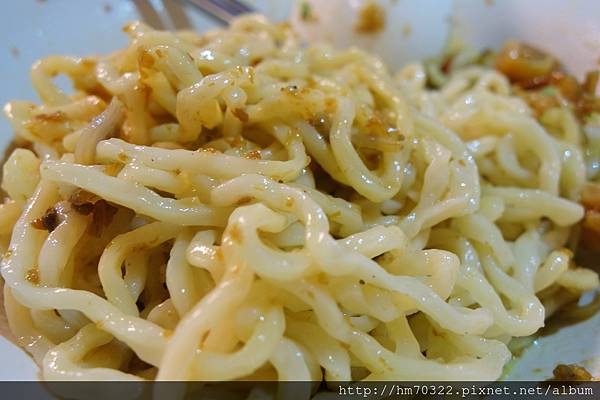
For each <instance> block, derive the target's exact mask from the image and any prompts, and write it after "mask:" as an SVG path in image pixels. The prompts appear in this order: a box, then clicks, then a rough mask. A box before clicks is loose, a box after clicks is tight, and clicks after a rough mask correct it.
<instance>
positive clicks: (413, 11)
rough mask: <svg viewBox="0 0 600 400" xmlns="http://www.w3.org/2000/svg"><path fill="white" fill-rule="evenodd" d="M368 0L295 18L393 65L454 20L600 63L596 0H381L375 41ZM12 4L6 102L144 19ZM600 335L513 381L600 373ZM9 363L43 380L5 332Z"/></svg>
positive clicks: (283, 8) (429, 47)
mask: <svg viewBox="0 0 600 400" xmlns="http://www.w3.org/2000/svg"><path fill="white" fill-rule="evenodd" d="M167 1H168V0H167ZM362 1H363V0H309V2H310V3H311V5H312V6H313V9H314V11H315V12H316V13H318V15H319V16H320V18H319V20H318V21H317V22H315V23H312V24H311V25H309V26H306V25H305V24H303V23H301V22H300V21H299V19H298V13H297V11H295V12H294V13H293V15H292V20H293V22H294V24H295V26H297V27H298V28H299V29H300V30H301V31H302V32H303V35H304V36H305V37H306V38H309V39H310V38H315V39H319V40H329V41H333V42H335V43H336V45H338V46H348V45H360V46H363V47H366V48H368V49H371V50H372V51H375V52H377V53H379V54H380V55H381V56H382V57H383V58H384V59H385V60H386V61H387V62H388V63H389V64H390V65H391V66H392V68H396V67H398V66H400V65H402V63H404V62H406V61H409V60H414V59H418V58H422V57H426V56H431V55H434V54H436V53H438V52H439V51H440V50H441V48H442V46H443V44H444V40H445V37H446V35H447V33H448V31H449V28H450V25H451V24H454V25H455V26H456V27H458V29H459V30H460V31H461V32H462V34H463V37H464V39H465V41H466V42H468V43H471V44H472V45H474V46H475V47H477V48H484V47H497V46H499V45H500V44H501V43H502V42H503V41H505V40H506V39H508V38H517V39H522V40H526V41H528V42H531V43H533V44H535V45H537V46H540V47H542V48H545V49H547V50H551V51H552V52H553V53H554V54H556V55H557V56H558V57H560V58H561V60H563V61H564V62H565V63H566V65H567V67H568V68H569V69H570V70H571V71H573V72H574V73H576V74H577V75H579V76H581V75H582V74H583V73H584V72H585V71H586V70H588V69H591V68H593V67H594V66H595V67H598V64H597V63H598V61H599V56H600V2H598V1H595V0H496V1H493V0H454V1H453V0H379V1H380V3H381V5H382V6H384V7H385V8H386V15H387V24H386V25H387V29H386V31H385V32H383V33H381V34H380V35H376V36H373V37H364V35H357V34H356V33H355V32H354V24H355V22H356V18H357V12H356V10H357V9H358V8H359V7H360V4H361V3H362ZM149 2H150V3H151V4H152V5H153V6H154V8H155V9H156V10H157V12H158V13H159V14H160V15H161V16H163V17H164V16H165V15H167V14H168V10H167V8H166V7H165V6H164V4H162V2H161V0H149ZM249 3H252V4H253V5H254V6H256V7H257V9H259V10H260V11H262V12H264V13H266V14H267V15H269V16H271V17H273V18H274V19H280V20H281V19H284V18H285V16H286V15H288V13H289V12H290V9H291V1H290V0H271V1H269V0H251V1H250V0H249ZM2 7H3V9H2V11H3V12H2V14H0V37H2V45H1V46H0V53H1V54H2V58H1V60H2V62H1V63H0V76H2V77H3V82H2V89H1V90H0V103H2V104H4V103H6V102H7V101H8V100H10V99H15V98H16V99H27V100H34V101H36V100H37V97H36V96H35V93H34V92H33V90H32V89H31V85H30V82H29V74H28V71H29V67H30V65H31V64H32V63H33V62H34V61H35V60H36V59H37V58H40V57H44V56H47V55H50V54H73V55H91V54H95V53H107V52H110V51H112V50H115V49H118V48H120V47H122V46H124V45H125V43H126V38H125V35H124V34H123V33H122V32H121V27H122V26H123V25H124V24H125V23H126V22H128V21H131V20H135V19H139V18H140V15H139V12H138V10H137V9H136V6H135V4H134V2H133V1H131V0H85V1H79V0H46V1H41V0H19V1H10V2H8V1H6V2H3V4H2ZM186 9H187V13H188V14H187V15H189V16H190V20H191V22H192V24H193V26H194V27H195V29H197V30H206V29H208V28H209V27H212V26H214V25H215V23H214V21H213V20H212V19H210V18H208V17H206V16H204V15H202V14H201V13H199V12H197V11H196V10H194V9H193V8H192V7H189V6H188V7H186ZM167 25H168V24H167ZM10 138H11V131H10V127H9V126H8V124H7V123H6V121H5V120H3V119H2V120H1V121H0V148H3V147H4V146H6V145H7V144H8V143H9V142H10ZM598 332H600V315H598V316H596V317H595V318H593V319H591V320H588V321H587V322H585V323H582V324H580V325H577V326H574V327H570V328H567V329H564V330H562V331H559V332H558V333H557V334H555V335H553V336H549V337H546V338H544V339H542V340H540V341H539V342H538V344H537V345H536V346H532V347H531V348H530V349H529V350H527V351H526V352H525V353H524V355H523V357H522V359H521V360H520V362H519V363H518V364H517V365H516V366H515V367H514V368H513V370H512V371H511V374H510V375H509V377H510V378H513V379H544V378H547V377H548V376H550V375H551V370H552V368H553V367H554V365H555V364H556V363H557V362H584V361H585V365H586V367H587V368H588V369H589V370H590V371H592V372H593V373H595V374H597V375H600V366H599V365H598V364H599V362H598V360H599V359H600V358H599V357H600V342H599V340H600V338H599V335H598ZM0 360H2V362H0V380H22V379H37V374H36V371H37V368H36V367H35V365H34V364H33V362H32V361H31V360H30V359H29V358H28V356H27V355H25V354H24V353H23V352H22V351H20V350H19V349H17V348H16V347H14V346H13V345H12V344H10V343H9V342H7V341H6V340H5V339H4V338H1V337H0ZM6 360H9V362H6ZM594 360H595V361H594Z"/></svg>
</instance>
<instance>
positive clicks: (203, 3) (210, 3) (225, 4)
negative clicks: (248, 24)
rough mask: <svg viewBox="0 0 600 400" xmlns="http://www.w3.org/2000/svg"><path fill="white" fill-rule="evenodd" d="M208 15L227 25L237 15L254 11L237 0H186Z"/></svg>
mask: <svg viewBox="0 0 600 400" xmlns="http://www.w3.org/2000/svg"><path fill="white" fill-rule="evenodd" d="M188 1H189V2H190V3H191V4H193V5H195V6H196V7H198V8H200V9H201V10H202V11H204V12H205V13H207V14H208V15H210V16H212V17H214V18H215V19H217V20H219V21H220V22H222V23H225V24H229V23H230V22H231V20H232V19H233V18H235V17H237V16H238V15H241V14H246V13H251V12H254V10H253V9H252V8H251V7H249V6H247V5H245V4H243V3H242V2H240V1H237V0H188Z"/></svg>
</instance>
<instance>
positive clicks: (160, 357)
mask: <svg viewBox="0 0 600 400" xmlns="http://www.w3.org/2000/svg"><path fill="white" fill-rule="evenodd" d="M125 31H126V33H127V34H128V35H129V38H130V45H129V47H127V48H125V49H123V50H120V51H118V52H116V53H114V54H111V55H108V56H105V57H98V58H77V57H63V56H53V57H49V58H46V59H43V60H41V61H39V62H38V63H36V64H35V65H34V66H33V69H32V73H31V76H32V81H33V85H34V87H35V89H36V91H37V92H38V94H39V96H40V98H41V100H42V104H40V105H36V104H33V103H29V102H24V101H15V102H12V103H10V104H8V105H7V106H6V108H5V111H6V114H7V115H8V118H9V119H10V121H11V123H12V125H13V127H14V131H15V137H16V139H15V140H16V142H17V144H18V145H19V148H18V149H17V150H15V151H13V152H12V154H11V155H10V157H9V158H8V161H7V162H6V164H5V165H4V176H3V183H2V185H3V188H4V190H5V191H6V193H7V194H8V196H9V198H8V199H7V200H6V202H5V203H4V204H3V205H2V206H0V221H2V224H1V226H0V229H1V232H0V233H1V236H0V238H1V242H2V246H3V248H4V251H5V254H4V258H3V261H2V276H3V278H4V280H5V285H4V299H5V300H4V301H5V307H6V313H7V316H8V320H9V324H10V328H11V330H12V332H13V333H14V336H15V337H16V338H17V340H18V342H19V344H20V345H22V346H23V347H24V348H25V349H26V350H27V351H28V352H29V353H30V354H31V355H32V356H33V357H34V358H35V360H36V361H37V362H38V363H39V365H40V366H41V370H42V376H43V378H45V379H60V380H98V379H100V380H102V379H105V380H113V379H114V380H120V379H130V380H140V379H160V380H235V379H263V380H270V379H279V380H316V381H320V380H323V379H325V380H328V381H350V380H357V379H381V380H385V379H394V380H400V379H409V380H444V379H454V380H493V379H497V378H498V377H499V376H500V375H501V373H502V370H503V366H504V365H505V364H506V363H507V362H508V361H509V359H510V357H511V354H510V352H509V350H508V348H507V343H508V342H509V340H511V338H513V337H518V336H528V335H532V334H534V333H535V332H536V331H537V330H538V329H539V328H540V327H542V326H543V325H544V320H545V318H547V317H548V316H549V315H550V314H551V313H552V312H554V310H555V309H556V308H557V307H559V306H560V305H561V304H562V303H564V302H566V301H571V300H573V299H576V298H577V297H578V296H579V295H580V294H581V293H582V292H584V291H586V290H589V289H592V288H594V287H595V286H597V284H598V278H597V275H596V274H595V273H594V272H592V271H590V270H586V269H582V268H578V267H577V266H575V265H574V263H573V262H572V261H571V258H572V254H571V253H570V252H569V251H568V250H566V249H565V246H566V245H567V244H568V243H567V242H568V240H569V238H570V237H571V233H572V231H573V228H574V227H575V226H576V224H578V222H579V221H580V220H581V219H582V216H583V212H584V211H583V209H582V207H581V206H580V205H579V204H578V198H579V195H580V192H581V189H582V187H583V185H584V184H585V182H586V165H585V162H584V155H583V150H582V147H581V142H582V140H581V138H580V136H581V133H580V132H579V130H578V129H579V128H578V125H577V124H573V123H571V124H570V123H568V122H569V121H573V118H574V117H573V115H571V114H570V112H569V111H568V110H566V109H564V110H563V109H559V110H557V111H556V112H557V113H560V115H559V117H560V118H561V119H562V120H564V121H565V123H563V124H557V125H559V126H560V127H564V129H566V130H569V129H570V130H571V131H569V132H559V134H556V132H552V133H551V132H550V130H548V129H547V127H545V126H543V125H541V124H540V123H539V122H538V121H537V120H536V119H535V117H534V116H533V113H532V111H531V110H530V109H529V107H528V106H527V105H526V104H525V103H524V102H523V101H522V100H520V99H519V98H517V97H515V96H513V95H512V93H511V86H510V84H509V83H508V81H507V79H506V78H505V77H504V76H502V75H501V74H499V73H498V72H495V71H494V70H491V69H485V68H482V67H469V68H464V69H461V70H459V71H458V72H455V73H453V75H452V76H451V78H450V79H449V81H448V82H447V83H445V84H444V85H443V87H442V88H441V89H439V90H429V89H427V88H426V82H425V72H424V68H423V66H422V65H421V64H418V63H416V64H411V65H409V66H407V67H406V68H404V69H403V70H402V71H400V72H399V73H398V75H397V76H396V77H392V76H391V75H390V74H389V73H388V71H387V70H386V68H385V67H384V65H382V63H381V62H380V61H379V60H378V59H377V58H375V57H373V56H371V55H369V54H366V53H364V52H361V51H359V50H348V51H337V50H334V49H332V48H330V47H326V46H323V45H312V46H308V47H306V46H302V45H300V44H299V42H298V41H297V39H296V37H295V36H294V34H293V32H291V31H290V29H289V27H287V26H285V25H274V24H271V23H269V22H268V21H266V20H265V19H263V18H261V17H258V16H249V17H244V18H242V19H239V20H236V21H235V22H234V23H233V25H232V26H231V27H230V28H228V29H226V30H216V31H213V32H209V33H206V34H203V35H199V34H196V33H192V32H175V33H172V32H160V31H155V30H152V29H150V28H148V27H147V26H144V25H143V24H140V23H134V24H130V25H128V26H127V27H126V28H125ZM58 74H62V75H66V76H68V77H69V78H70V79H71V80H72V82H73V86H74V92H73V93H69V94H68V93H66V92H64V91H63V90H61V89H60V88H59V87H57V86H56V85H55V84H54V82H53V78H54V77H55V76H56V75H58ZM568 138H570V139H568Z"/></svg>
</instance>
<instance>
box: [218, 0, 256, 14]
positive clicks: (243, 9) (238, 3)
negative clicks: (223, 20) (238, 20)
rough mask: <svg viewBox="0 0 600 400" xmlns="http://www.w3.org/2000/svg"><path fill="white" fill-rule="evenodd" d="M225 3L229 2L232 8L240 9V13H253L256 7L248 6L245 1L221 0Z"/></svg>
mask: <svg viewBox="0 0 600 400" xmlns="http://www.w3.org/2000/svg"><path fill="white" fill-rule="evenodd" d="M221 1H222V2H223V3H228V4H229V5H230V6H231V8H232V9H235V10H239V13H240V14H244V13H252V12H254V9H252V7H249V6H247V5H246V4H245V3H244V2H242V1H238V0H221Z"/></svg>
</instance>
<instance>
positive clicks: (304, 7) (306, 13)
mask: <svg viewBox="0 0 600 400" xmlns="http://www.w3.org/2000/svg"><path fill="white" fill-rule="evenodd" d="M300 15H301V16H302V20H303V21H308V20H309V19H311V17H312V10H311V8H310V4H308V2H307V1H303V2H302V4H301V6H300Z"/></svg>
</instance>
